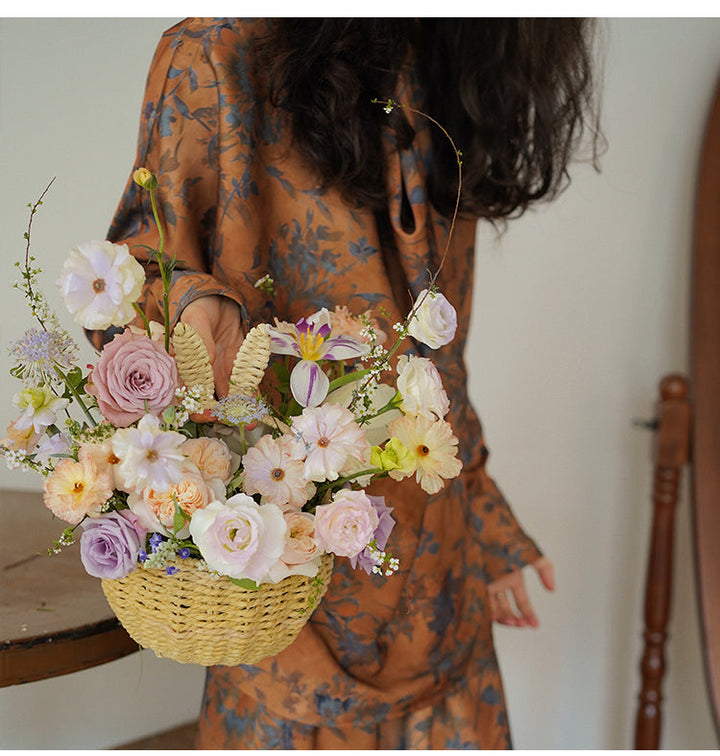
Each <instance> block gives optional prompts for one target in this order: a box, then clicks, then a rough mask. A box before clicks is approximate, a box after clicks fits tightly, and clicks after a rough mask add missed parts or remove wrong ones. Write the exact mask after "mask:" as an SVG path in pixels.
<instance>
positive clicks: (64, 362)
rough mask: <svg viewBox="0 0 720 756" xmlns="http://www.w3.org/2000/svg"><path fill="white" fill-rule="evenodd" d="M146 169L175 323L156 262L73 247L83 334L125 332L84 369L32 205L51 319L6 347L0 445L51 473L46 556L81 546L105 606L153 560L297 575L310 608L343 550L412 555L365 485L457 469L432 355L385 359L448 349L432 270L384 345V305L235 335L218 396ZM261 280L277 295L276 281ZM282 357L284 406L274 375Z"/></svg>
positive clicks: (259, 576) (29, 295)
mask: <svg viewBox="0 0 720 756" xmlns="http://www.w3.org/2000/svg"><path fill="white" fill-rule="evenodd" d="M134 179H135V181H136V183H138V184H139V185H140V186H141V187H143V188H144V189H145V190H147V191H148V192H149V193H150V198H151V204H152V208H153V213H154V219H155V222H156V225H157V228H158V232H159V245H158V248H157V249H155V250H153V251H152V254H151V259H154V260H155V261H156V262H157V264H158V266H159V269H160V274H161V277H162V281H163V283H164V302H165V313H166V317H165V322H164V323H155V322H149V321H148V319H147V318H146V317H145V314H144V313H143V311H142V309H141V308H140V306H139V304H138V299H139V297H140V294H141V292H142V288H143V283H144V280H145V274H144V270H143V268H142V266H141V265H140V263H138V262H137V261H136V260H135V258H134V257H133V256H132V255H131V253H130V250H129V249H128V247H127V246H126V245H122V244H114V243H112V242H109V241H100V242H97V241H92V242H88V243H85V244H80V245H78V246H77V247H76V248H75V249H73V250H72V251H71V253H70V255H69V257H68V258H67V260H66V261H65V264H64V266H63V269H62V272H61V274H60V277H59V279H58V281H57V286H58V287H59V289H60V292H61V294H62V296H63V299H64V302H65V305H66V307H67V309H68V311H69V312H70V313H71V314H72V316H73V318H74V320H75V322H76V323H77V324H79V325H80V326H82V327H83V328H86V329H92V330H97V329H108V328H111V327H113V328H114V329H115V330H116V332H117V333H116V335H115V336H114V338H113V339H112V340H111V341H109V342H108V343H107V344H106V345H105V346H104V347H103V348H102V349H101V350H100V352H99V353H98V357H97V361H96V362H95V364H94V365H89V366H88V368H89V369H88V370H87V371H83V370H82V368H81V367H80V366H79V365H78V364H77V362H76V356H75V355H76V351H77V347H76V345H75V344H74V342H73V340H72V338H71V337H70V335H69V334H68V333H67V332H66V331H65V330H64V328H63V327H62V326H61V325H60V322H59V319H58V318H57V317H56V315H55V314H54V313H53V312H51V311H50V308H49V307H48V305H47V303H46V300H45V298H44V297H43V295H42V293H41V291H40V289H39V288H38V285H37V278H38V275H39V273H40V272H41V271H40V269H39V268H38V267H36V265H35V259H34V257H33V256H31V255H30V231H31V226H32V221H33V217H34V215H35V213H36V212H37V210H38V208H39V206H40V204H42V200H43V197H44V195H45V192H44V193H43V195H42V196H41V197H40V199H39V200H38V201H37V202H36V203H35V204H34V205H31V206H30V207H31V211H30V223H29V226H28V231H27V233H26V234H25V237H26V250H25V261H24V265H22V264H20V263H18V264H17V265H18V267H19V268H20V270H21V273H22V281H21V282H20V283H18V284H16V286H17V287H18V288H20V289H21V290H22V291H23V292H24V295H25V297H26V299H27V302H28V304H29V307H30V310H31V314H32V315H33V317H34V318H35V320H36V321H37V323H38V324H39V328H34V329H31V330H28V331H26V332H25V334H24V336H23V337H22V338H20V339H19V340H18V341H16V342H15V343H14V344H13V345H12V346H11V347H10V352H11V355H12V357H13V359H14V361H15V366H14V367H13V369H12V370H11V373H12V374H13V375H14V376H15V377H16V378H18V379H19V380H21V381H22V384H23V387H22V388H21V389H20V390H19V391H18V392H17V393H16V394H15V396H14V398H13V404H14V406H15V407H16V408H17V410H18V413H19V414H18V417H17V418H16V419H15V420H14V421H13V422H11V423H10V425H9V427H8V428H7V436H6V438H5V439H4V440H3V441H2V442H0V452H1V453H2V454H3V455H4V457H5V460H6V462H7V464H8V466H9V467H11V468H22V469H30V470H33V471H35V472H36V473H38V474H40V475H41V476H42V478H43V483H42V487H43V500H44V503H45V505H46V506H47V507H48V509H50V511H51V512H52V513H53V514H54V515H55V516H56V517H58V518H59V519H61V520H63V521H65V522H66V523H67V524H68V527H67V528H66V529H65V530H64V531H63V533H62V535H61V536H60V538H59V539H58V541H56V542H55V544H54V546H53V548H52V549H51V551H58V550H59V549H61V548H62V547H64V546H68V545H70V544H72V543H73V542H75V541H76V540H79V544H80V559H81V560H82V563H83V565H84V567H85V569H86V571H87V572H88V573H89V574H90V575H93V576H95V577H98V578H102V579H103V585H104V587H105V586H108V590H106V595H108V598H109V600H110V594H111V593H112V591H113V590H115V588H114V585H120V584H123V582H124V581H127V580H129V579H130V578H133V576H142V575H143V573H147V574H148V575H149V574H150V573H152V574H154V575H155V576H156V578H157V576H158V575H160V576H161V580H160V586H161V588H160V591H161V592H164V591H166V590H168V591H169V590H170V589H169V586H170V585H171V584H172V581H174V580H178V579H179V577H180V576H181V573H182V574H186V573H187V572H188V570H190V571H192V572H193V574H194V576H195V577H196V578H197V579H199V580H201V582H202V585H203V586H210V585H212V584H213V583H215V582H217V581H223V583H222V585H223V586H226V588H227V589H228V590H231V591H235V592H236V593H238V594H239V595H240V594H242V595H245V594H252V593H254V592H257V591H260V590H263V589H265V588H267V587H272V586H277V585H282V584H284V583H285V582H287V581H288V580H290V581H292V580H293V579H295V580H296V582H297V580H298V579H299V580H300V581H304V584H305V585H306V586H307V591H306V595H305V597H304V598H303V602H304V603H303V606H302V607H301V608H300V609H299V614H300V615H305V616H304V617H303V619H302V620H301V622H304V621H305V620H306V619H307V616H309V613H310V612H309V611H308V610H310V611H311V610H312V609H313V608H314V607H315V606H316V605H317V601H318V600H319V598H320V597H321V596H322V593H324V590H325V589H326V588H327V585H326V583H327V577H328V574H329V572H328V568H327V564H328V559H330V558H331V557H341V558H342V557H344V558H347V559H349V560H350V563H351V565H352V567H353V568H355V569H362V570H364V571H365V572H367V573H376V574H382V575H385V576H389V575H392V573H393V572H394V571H395V570H397V569H398V566H399V565H398V560H397V559H395V558H394V557H393V556H392V554H391V552H390V550H389V549H388V544H389V542H390V538H391V534H392V530H393V527H394V525H395V522H394V519H393V517H392V507H391V506H389V505H388V503H386V502H385V500H384V499H383V498H382V497H378V496H374V495H372V494H371V493H369V491H368V487H369V486H370V484H371V483H372V482H373V481H374V480H377V479H378V478H381V477H390V478H392V479H394V480H402V479H404V478H408V477H411V476H414V477H415V479H416V481H417V484H418V485H419V486H420V488H421V489H422V490H424V491H426V492H427V493H430V494H432V493H436V492H437V491H439V490H440V489H441V488H442V487H443V485H444V481H445V480H447V479H449V478H453V477H455V476H457V475H458V474H459V472H460V469H461V463H460V461H459V459H458V458H457V444H458V441H457V438H456V437H455V436H454V435H453V432H452V428H451V427H450V425H449V424H448V422H447V421H446V420H445V416H446V415H447V413H448V411H449V406H450V405H449V401H448V397H447V395H446V393H445V390H444V388H443V385H442V380H441V377H440V374H439V373H438V371H437V368H436V367H435V365H434V364H433V363H432V361H431V360H429V359H426V358H421V357H415V356H401V357H399V359H398V360H397V361H396V367H395V368H394V369H393V368H392V367H391V364H392V363H391V358H392V357H393V355H394V354H395V352H396V351H397V349H398V347H399V345H400V343H401V342H402V340H403V339H404V338H406V337H407V336H408V335H412V336H413V337H414V338H416V339H418V340H420V341H422V342H423V343H425V344H427V345H428V346H429V347H431V348H438V347H440V346H442V345H444V344H447V343H449V342H450V341H451V340H452V338H453V336H454V332H455V327H456V318H455V311H454V309H453V308H452V306H451V305H450V304H449V302H447V300H446V299H445V298H444V296H443V295H442V294H441V293H440V292H438V291H437V290H436V288H435V287H434V285H432V282H431V285H430V286H429V287H428V289H426V290H425V291H423V292H422V293H421V295H420V296H419V297H418V299H417V301H416V302H415V304H414V306H413V307H412V309H411V311H410V313H409V314H408V316H407V318H406V319H405V321H404V322H402V323H398V324H396V325H395V326H394V328H395V330H396V331H397V339H396V341H395V343H394V345H392V346H390V347H389V348H388V347H386V343H387V341H388V336H387V334H385V333H383V332H382V331H381V329H380V328H379V326H378V323H377V320H376V319H375V318H374V317H373V314H372V312H370V311H368V312H365V313H363V314H360V315H353V314H351V313H349V312H348V311H347V309H346V308H344V307H337V308H335V310H334V311H328V310H326V309H322V310H320V311H318V312H314V313H309V314H308V315H307V316H306V317H304V318H302V319H301V320H299V321H298V322H296V323H288V322H281V321H278V320H277V319H276V320H275V322H274V323H273V324H270V323H264V324H260V325H258V326H256V327H255V328H253V329H252V330H251V331H250V332H249V333H248V334H247V335H246V338H245V340H244V342H243V344H242V346H241V347H240V350H239V352H238V355H237V357H236V359H235V364H234V367H233V372H232V376H231V379H230V392H229V396H227V397H221V398H219V399H216V398H215V397H214V383H213V373H212V368H211V366H210V363H209V359H208V357H207V351H206V349H205V346H204V344H203V342H202V340H201V339H200V338H199V336H198V335H197V334H196V333H195V332H194V331H193V330H192V329H191V328H190V327H189V326H187V325H186V324H184V323H179V324H178V325H177V326H176V327H175V328H174V330H171V328H170V323H169V317H168V296H169V294H168V292H169V280H170V275H171V272H172V270H173V267H174V264H175V261H174V258H168V256H167V255H166V254H165V253H164V250H163V244H164V241H163V236H162V227H161V224H160V219H159V215H158V210H157V205H156V201H155V191H156V189H157V180H156V178H155V176H154V175H153V174H152V173H150V172H149V171H148V170H146V169H144V168H141V169H138V170H137V171H136V172H135V174H134ZM48 188H49V187H48ZM46 192H47V189H46ZM257 285H258V286H261V287H263V288H264V289H265V290H266V291H268V292H269V291H270V290H271V289H272V286H273V282H272V280H271V279H270V277H269V276H265V277H264V278H263V279H261V280H260V281H259V282H258V283H257ZM133 321H135V322H136V323H142V324H143V326H144V327H142V328H138V327H136V326H135V325H131V322H133ZM270 371H272V372H274V374H275V381H274V383H273V385H274V389H273V393H272V397H273V398H272V400H271V398H270V394H269V393H268V392H266V391H265V389H264V384H263V378H264V377H265V375H266V373H268V372H270ZM393 373H394V376H393ZM388 376H392V379H391V380H388ZM78 531H80V533H79V539H78ZM330 564H331V563H330ZM297 576H299V578H298V577H297ZM111 584H112V585H111ZM203 590H205V589H204V588H203ZM109 591H110V592H109ZM184 600H185V601H187V599H184ZM111 604H112V600H111ZM113 608H115V606H113ZM116 611H117V610H116ZM121 621H123V622H125V620H124V619H123V617H122V616H121ZM215 622H217V620H215ZM279 622H281V623H282V622H284V620H282V621H279ZM131 634H133V633H132V632H131ZM134 637H135V636H134ZM136 639H137V638H136ZM290 640H292V638H291V639H290ZM146 645H150V646H151V647H152V643H147V644H146ZM273 652H274V651H273V650H271V651H270V652H269V653H273ZM156 653H160V652H159V651H158V650H157V649H156ZM164 655H171V654H164ZM247 658H249V657H243V659H247ZM243 659H241V661H242V660H243ZM179 660H180V661H183V660H185V659H182V658H180V659H179ZM193 660H195V659H193ZM237 661H238V659H234V660H232V662H227V663H237ZM203 663H223V661H222V660H220V661H218V659H217V658H216V657H213V658H212V659H211V660H210V661H208V662H203Z"/></svg>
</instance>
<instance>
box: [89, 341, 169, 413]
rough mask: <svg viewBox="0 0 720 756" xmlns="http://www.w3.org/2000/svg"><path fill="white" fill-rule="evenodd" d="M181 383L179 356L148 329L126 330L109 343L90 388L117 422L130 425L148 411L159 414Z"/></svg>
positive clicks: (105, 411)
mask: <svg viewBox="0 0 720 756" xmlns="http://www.w3.org/2000/svg"><path fill="white" fill-rule="evenodd" d="M177 385H178V373H177V366H176V365H175V360H174V359H173V358H172V357H170V355H169V354H168V353H167V352H166V351H165V350H164V349H163V348H162V346H161V345H160V344H158V343H157V342H155V341H151V340H150V339H149V338H148V337H147V336H146V335H145V334H144V333H132V332H131V331H129V330H128V331H125V332H124V333H121V334H119V335H118V336H116V337H115V338H114V339H113V340H112V341H111V342H110V343H109V344H107V345H106V346H105V347H104V348H103V350H102V353H101V354H100V359H99V360H98V363H97V365H96V366H95V369H94V370H93V373H92V378H91V383H88V387H87V392H88V394H93V395H94V396H96V397H97V400H98V405H99V406H100V411H101V412H102V413H103V415H104V416H105V418H106V419H107V420H109V421H110V422H111V423H113V425H116V426H117V427H120V428H127V427H128V426H129V425H131V424H132V423H134V422H135V421H136V420H139V419H140V418H141V417H143V415H145V414H146V413H148V412H149V413H150V414H151V415H156V416H159V415H160V414H161V413H162V411H163V410H164V409H166V408H167V407H169V406H170V404H172V402H173V400H174V398H175V389H176V388H177Z"/></svg>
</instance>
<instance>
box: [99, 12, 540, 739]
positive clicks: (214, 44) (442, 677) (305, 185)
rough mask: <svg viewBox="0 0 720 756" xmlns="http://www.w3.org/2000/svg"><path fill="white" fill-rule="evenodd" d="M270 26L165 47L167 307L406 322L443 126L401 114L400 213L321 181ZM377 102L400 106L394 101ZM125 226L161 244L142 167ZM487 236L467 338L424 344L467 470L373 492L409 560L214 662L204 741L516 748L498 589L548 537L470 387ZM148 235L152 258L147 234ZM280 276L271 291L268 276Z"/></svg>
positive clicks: (156, 168) (411, 96) (395, 162)
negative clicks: (485, 428)
mask: <svg viewBox="0 0 720 756" xmlns="http://www.w3.org/2000/svg"><path fill="white" fill-rule="evenodd" d="M266 29H267V27H266V25H265V22H263V21H261V20H251V21H242V20H237V19H212V20H210V19H190V20H186V21H184V22H182V23H180V24H178V25H176V26H174V27H173V28H171V29H170V30H168V31H167V32H166V33H165V34H164V35H163V38H162V40H161V42H160V44H159V46H158V49H157V52H156V55H155V58H154V61H153V63H152V67H151V70H150V73H149V77H148V83H147V92H146V97H145V105H144V108H143V112H142V119H141V125H140V139H139V148H138V155H137V161H136V164H135V166H134V167H138V166H146V167H147V168H149V169H150V170H152V171H153V172H154V173H155V174H156V175H157V177H158V180H159V190H158V192H159V193H158V197H159V201H160V205H161V211H162V216H163V219H164V231H165V238H166V250H167V251H168V252H169V253H170V254H176V255H177V258H178V260H179V261H181V265H180V266H179V269H178V270H176V271H175V272H174V274H173V284H172V289H171V317H172V318H173V319H176V318H177V317H178V316H179V314H180V312H181V311H182V308H183V307H184V306H186V305H187V303H188V302H190V301H192V300H193V299H195V298H197V297H202V296H206V295H209V294H222V295H224V296H228V297H231V298H232V299H234V300H235V301H236V302H238V304H239V305H240V307H241V310H242V317H243V319H244V320H245V324H246V325H247V326H251V325H252V324H254V323H256V322H268V321H270V322H271V321H272V319H273V318H274V317H275V316H277V317H278V318H280V319H281V320H291V321H295V320H298V319H299V318H301V317H303V316H305V315H308V314H310V313H312V312H314V311H315V310H317V309H319V308H320V307H328V308H330V309H331V308H333V307H334V306H335V305H338V304H342V305H347V306H348V308H349V309H350V310H351V312H355V313H359V312H363V311H365V310H367V309H368V308H377V310H376V311H377V313H378V317H379V320H380V323H381V326H382V327H383V328H384V330H386V332H387V333H389V334H392V333H393V331H392V323H394V322H399V321H402V320H403V318H404V316H405V315H406V314H407V312H408V311H409V308H410V305H411V298H412V297H414V296H415V295H416V294H417V293H418V292H419V291H420V290H421V289H423V288H424V287H425V284H426V282H427V275H428V273H427V272H428V270H430V271H432V270H435V269H436V268H437V266H438V264H439V260H440V258H441V256H442V254H443V251H444V249H445V246H446V242H447V237H448V230H449V223H448V221H447V219H446V218H443V217H441V216H439V215H438V214H437V213H436V212H435V210H434V209H433V208H432V207H431V205H430V203H429V201H428V198H427V194H426V191H425V166H426V165H427V161H428V160H429V159H431V155H430V150H431V145H430V138H429V131H428V129H429V128H434V126H431V125H430V124H429V123H428V122H426V121H425V119H422V118H417V119H416V118H414V117H413V116H412V114H411V113H408V115H409V117H410V118H411V120H412V121H413V125H414V127H415V128H416V131H417V137H416V139H415V141H414V143H413V144H412V145H411V147H410V148H408V149H406V150H403V151H401V152H398V151H397V150H395V149H394V148H393V142H392V134H391V133H390V131H389V130H386V132H387V133H386V140H387V155H388V157H387V182H388V185H387V190H388V217H389V223H385V224H378V222H377V219H376V217H375V215H374V213H373V212H371V211H369V210H367V209H366V208H363V207H351V206H349V205H348V204H347V203H345V202H344V201H343V200H342V198H341V197H340V195H339V193H337V192H336V191H334V190H328V191H325V192H323V191H321V190H320V189H319V187H318V180H317V178H316V177H315V175H314V174H313V171H312V169H311V167H308V166H306V165H305V164H304V163H303V161H302V160H301V158H300V157H299V156H298V154H297V153H296V152H295V151H294V150H293V148H292V144H291V141H290V129H289V125H288V121H287V116H286V115H285V114H283V113H282V112H279V111H278V110H276V109H274V108H273V107H271V105H270V104H269V103H268V101H267V98H266V94H265V91H264V89H263V82H262V72H261V71H260V72H258V71H256V70H255V67H254V65H253V45H252V39H253V36H254V35H256V34H258V33H260V34H263V33H265V31H266ZM404 82H405V83H404V85H403V86H402V88H401V91H400V92H397V93H394V94H393V97H394V98H395V99H399V100H400V101H404V102H406V103H408V104H413V105H415V106H417V107H420V108H421V107H422V106H421V103H422V93H421V92H420V91H419V89H418V86H417V84H416V82H415V81H414V78H413V76H412V72H410V73H409V74H408V76H406V77H405V78H404ZM378 96H379V97H383V96H387V94H386V93H378ZM377 117H378V118H380V119H382V118H384V117H385V114H384V113H383V110H382V107H380V106H378V113H377ZM403 205H404V208H403V213H402V215H403V218H402V222H401V208H402V207H403ZM381 229H383V230H381ZM109 238H110V239H112V240H113V241H125V242H127V243H129V244H131V245H142V244H148V245H150V246H153V247H154V246H155V245H156V243H157V234H156V230H155V227H154V225H153V223H152V215H151V212H150V207H149V199H148V194H147V192H143V191H142V190H140V189H139V188H138V187H136V186H135V185H134V184H133V182H132V181H131V180H130V181H129V182H128V184H127V188H126V191H125V194H124V196H123V198H122V201H121V203H120V206H119V208H118V211H117V214H116V216H115V219H114V221H113V224H112V228H111V230H110V233H109ZM474 243H475V221H474V220H462V221H460V222H459V223H458V225H457V227H456V229H455V232H454V234H453V236H452V240H451V244H450V248H449V254H448V257H447V261H446V263H445V266H444V267H443V269H442V271H441V275H440V278H439V281H438V284H439V287H440V290H441V291H442V292H443V293H444V294H445V296H446V297H447V298H448V299H449V300H450V302H452V303H453V305H454V306H455V308H456V309H457V313H458V330H457V335H456V338H455V340H454V341H453V342H452V343H451V344H449V345H448V346H446V347H443V348H442V349H440V350H437V351H433V352H432V353H429V350H427V348H426V347H424V346H423V345H421V344H416V343H414V342H411V343H409V344H408V349H410V350H411V351H413V352H414V353H416V354H421V355H423V356H429V357H431V358H432V359H433V361H434V362H435V363H436V365H437V366H438V368H439V370H440V371H441V373H442V376H443V381H444V384H445V388H446V391H447V393H448V396H449V397H450V401H451V411H450V414H449V416H448V418H447V419H448V421H449V422H450V423H451V425H452V426H453V429H454V431H455V434H456V435H457V436H458V438H459V439H460V455H461V458H462V462H463V471H462V473H461V475H460V476H459V477H458V478H456V479H454V480H451V481H448V482H447V484H446V486H445V488H444V489H443V490H442V491H441V492H440V493H438V494H436V495H434V496H427V495H426V494H424V493H423V492H422V491H421V489H420V488H419V487H418V486H417V484H416V483H415V482H414V480H406V481H403V482H402V483H400V484H398V483H396V482H394V481H389V482H388V481H382V482H380V483H375V484H373V486H372V488H371V489H370V493H373V494H376V495H384V496H385V497H386V500H387V502H388V504H389V505H390V506H392V507H393V508H394V510H393V516H394V517H395V519H396V522H397V524H396V526H395V529H394V531H393V533H392V535H391V540H390V543H389V544H388V546H389V548H390V550H391V551H392V553H393V555H394V556H397V557H399V559H400V569H399V571H398V572H397V573H396V574H395V575H393V576H391V577H389V578H385V577H380V576H377V575H373V576H369V575H367V574H366V573H365V572H363V571H361V570H358V571H354V570H353V569H352V568H351V567H350V564H349V562H348V560H346V559H337V560H336V568H335V572H334V574H333V578H332V581H331V584H330V587H329V590H328V593H327V595H326V597H325V598H324V599H323V601H322V603H321V604H320V606H319V608H318V609H317V610H316V611H315V613H314V614H313V615H312V617H311V619H310V621H309V623H308V624H307V625H306V627H305V628H304V629H303V631H302V632H301V634H300V636H299V638H298V639H297V641H296V642H295V643H294V644H292V645H291V646H290V647H289V648H288V649H287V650H285V651H283V652H282V653H280V654H278V655H277V656H275V657H273V658H271V659H267V660H265V661H262V662H260V663H258V664H255V665H252V666H240V667H237V668H228V667H213V668H210V669H209V670H208V675H207V684H206V689H205V697H204V701H203V708H202V713H201V717H200V735H199V743H198V745H199V747H201V748H223V749H226V748H227V749H255V748H264V749H268V748H279V749H288V748H295V749H311V748H318V749H320V748H335V749H350V748H363V749H400V748H417V749H420V748H437V749H441V748H442V749H459V748H471V749H474V748H507V747H510V736H509V730H508V722H507V716H506V712H505V704H504V698H503V691H502V684H501V680H500V674H499V670H498V666H497V661H496V658H495V652H494V648H493V641H492V627H491V620H490V615H489V608H488V602H487V593H486V586H487V584H488V583H489V582H491V581H492V580H494V579H496V578H498V577H500V576H502V575H504V574H506V573H508V572H511V571H514V570H517V569H519V568H521V567H523V566H524V565H526V564H528V563H530V562H532V561H534V560H535V559H537V558H538V557H539V556H540V552H539V551H538V549H537V547H536V546H535V544H534V543H533V542H532V541H531V540H530V539H529V538H528V537H527V536H526V535H525V534H524V533H523V532H522V530H521V529H520V527H519V526H518V524H517V522H516V520H515V518H514V517H513V515H512V513H511V511H510V509H509V508H508V505H507V503H506V501H505V500H504V498H503V496H502V494H501V493H500V491H499V490H498V488H497V487H496V486H495V484H494V482H493V481H492V479H491V478H490V477H489V476H488V474H487V472H486V467H485V465H486V460H487V449H486V448H485V446H484V444H483V439H482V432H481V427H480V423H479V421H478V418H477V416H476V414H475V412H474V410H473V408H472V406H471V405H470V402H469V400H468V396H467V387H466V368H465V362H464V356H463V355H464V351H465V342H466V337H467V330H468V323H469V318H470V306H471V296H472V282H473V257H474ZM133 251H134V253H135V254H136V255H137V256H138V258H140V259H144V250H143V248H142V246H136V247H134V248H133ZM148 273H149V274H152V267H151V266H148ZM267 273H269V274H270V275H271V276H272V278H273V279H274V281H275V287H276V290H277V294H276V296H275V297H274V298H268V297H267V295H265V294H264V293H263V292H262V291H260V290H259V289H258V288H256V287H255V286H254V283H255V282H256V281H258V280H259V279H260V278H262V277H263V276H264V275H265V274H267ZM161 291H162V289H161V284H160V281H159V280H157V279H156V280H154V281H151V282H150V284H149V285H148V286H147V287H146V291H145V308H146V312H148V314H149V315H150V316H151V317H154V318H155V319H158V320H161V319H162V318H161V315H160V313H161V311H162V310H161V302H160V297H161ZM380 308H382V313H384V314H380V312H381V309H380Z"/></svg>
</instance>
